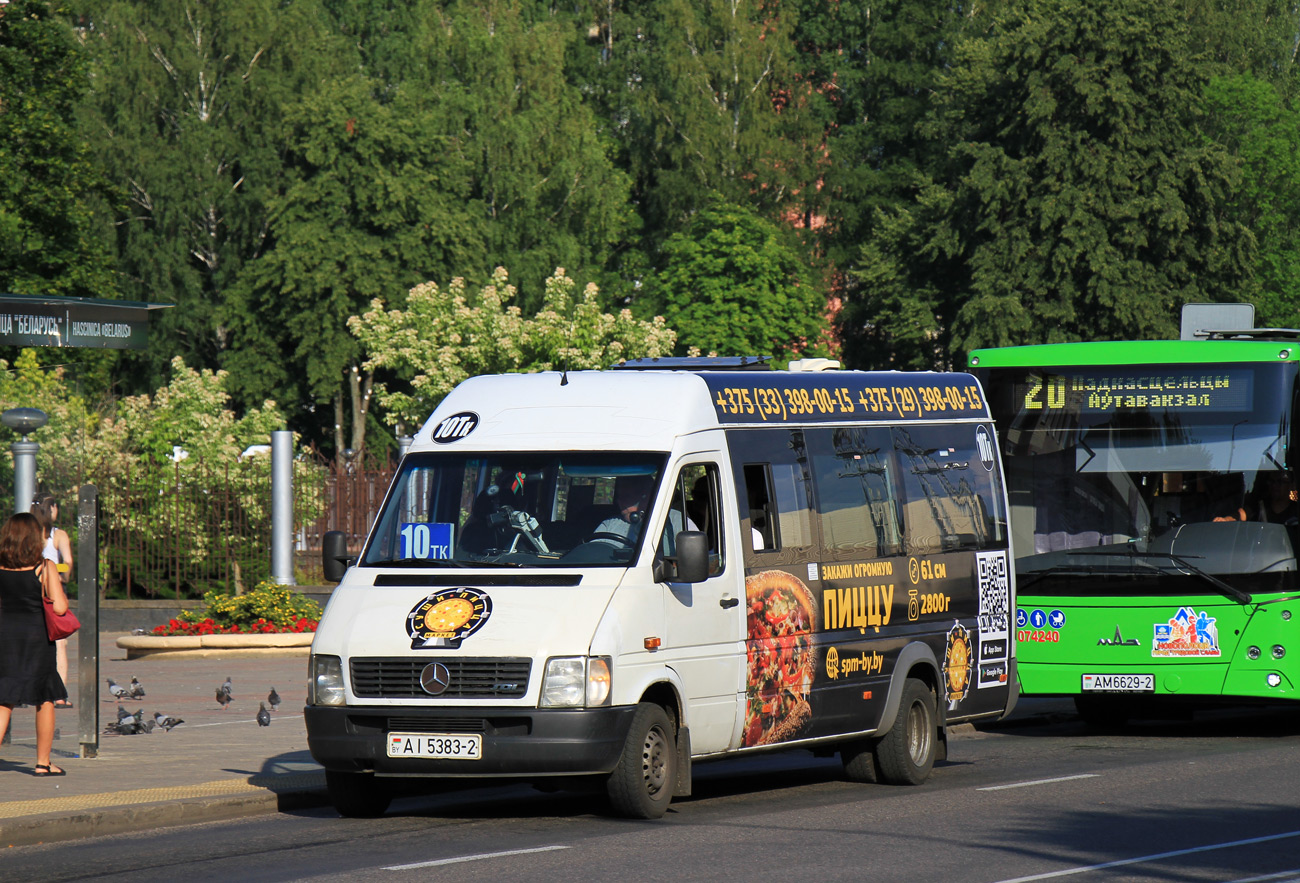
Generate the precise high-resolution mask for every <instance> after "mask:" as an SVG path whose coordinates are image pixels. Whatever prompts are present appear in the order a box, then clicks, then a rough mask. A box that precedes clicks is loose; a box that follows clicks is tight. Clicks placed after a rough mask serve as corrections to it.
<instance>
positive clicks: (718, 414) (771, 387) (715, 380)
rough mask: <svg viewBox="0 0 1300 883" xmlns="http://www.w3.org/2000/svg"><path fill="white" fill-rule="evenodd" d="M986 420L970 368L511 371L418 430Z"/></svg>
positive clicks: (643, 434) (417, 444)
mask: <svg viewBox="0 0 1300 883" xmlns="http://www.w3.org/2000/svg"><path fill="white" fill-rule="evenodd" d="M987 419H989V418H988V406H987V405H986V404H985V402H984V397H983V392H982V390H981V389H980V386H979V382H978V381H977V380H976V379H975V378H974V377H972V376H971V375H970V374H964V373H931V372H910V373H909V372H899V371H875V372H867V371H815V372H792V371H699V372H695V371H684V370H636V371H631V370H620V371H570V372H567V373H557V372H545V373H538V374H501V375H483V376H478V377H472V378H470V379H468V380H466V381H465V382H463V383H461V384H460V385H459V386H457V387H456V389H454V390H453V391H452V392H451V393H450V394H448V396H447V397H446V398H445V399H444V400H443V401H442V403H441V404H440V405H439V406H438V408H437V410H435V411H434V413H433V415H432V416H431V417H430V418H429V420H428V421H427V422H426V423H425V425H424V427H423V428H421V430H420V431H419V433H417V435H416V437H415V441H414V447H413V449H418V448H422V447H424V446H426V445H436V446H439V447H441V446H444V445H451V446H452V447H456V448H459V447H463V448H466V449H489V448H492V449H496V448H512V449H519V450H522V449H525V448H529V447H533V448H536V449H538V450H549V449H555V448H570V449H574V450H578V449H583V450H586V449H592V450H603V449H610V450H631V449H639V450H662V451H667V450H670V449H671V447H672V445H673V443H674V440H675V439H676V438H678V437H680V436H683V435H688V434H690V433H694V432H700V431H703V430H708V429H718V428H728V427H739V426H760V425H768V426H771V425H783V424H784V425H795V426H806V425H812V424H855V423H869V422H878V423H909V422H923V421H927V420H943V421H952V420H987ZM444 449H449V448H444Z"/></svg>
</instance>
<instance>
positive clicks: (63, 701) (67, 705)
mask: <svg viewBox="0 0 1300 883" xmlns="http://www.w3.org/2000/svg"><path fill="white" fill-rule="evenodd" d="M54 707H55V708H71V707H72V703H71V702H69V701H68V700H66V699H60V700H58V701H57V702H55V703H54Z"/></svg>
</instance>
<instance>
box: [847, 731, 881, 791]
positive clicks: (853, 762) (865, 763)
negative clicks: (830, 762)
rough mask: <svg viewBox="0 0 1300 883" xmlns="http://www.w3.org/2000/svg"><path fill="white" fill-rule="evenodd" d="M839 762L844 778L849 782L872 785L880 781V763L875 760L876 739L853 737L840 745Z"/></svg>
mask: <svg viewBox="0 0 1300 883" xmlns="http://www.w3.org/2000/svg"><path fill="white" fill-rule="evenodd" d="M840 763H841V764H843V765H844V778H846V779H848V780H849V781H850V782H861V783H863V784H866V785H874V784H876V783H877V782H879V781H880V764H879V763H877V762H876V740H875V739H854V740H853V741H852V742H845V743H844V744H843V745H841V746H840Z"/></svg>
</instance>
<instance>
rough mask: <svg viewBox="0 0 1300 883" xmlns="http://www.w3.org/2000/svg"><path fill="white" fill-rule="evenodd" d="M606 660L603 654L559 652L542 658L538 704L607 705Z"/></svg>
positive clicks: (567, 705)
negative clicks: (590, 655) (594, 655)
mask: <svg viewBox="0 0 1300 883" xmlns="http://www.w3.org/2000/svg"><path fill="white" fill-rule="evenodd" d="M610 685H611V681H610V661H609V659H608V658H607V657H595V658H590V659H589V658H587V657H585V656H561V657H556V658H554V659H548V660H546V674H545V675H544V676H543V677H542V697H541V700H540V701H539V703H538V704H539V705H540V706H541V707H542V708H582V707H584V706H588V707H590V706H597V705H608V704H609V701H610V694H611V691H610Z"/></svg>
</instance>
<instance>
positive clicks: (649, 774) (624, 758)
mask: <svg viewBox="0 0 1300 883" xmlns="http://www.w3.org/2000/svg"><path fill="white" fill-rule="evenodd" d="M676 784H677V728H676V727H674V726H673V722H672V718H670V717H669V716H668V712H667V711H665V710H664V709H663V708H662V707H661V706H659V705H656V704H654V703H653V702H642V703H641V704H640V705H638V706H637V707H636V713H635V714H633V715H632V726H631V727H630V728H629V729H628V733H627V741H626V742H624V743H623V753H622V755H620V756H619V759H618V765H617V766H615V767H614V771H613V772H612V773H610V774H609V780H608V781H607V783H606V786H605V790H606V792H607V793H608V794H609V802H610V806H611V807H612V809H613V810H614V812H615V813H616V814H617V815H620V816H623V817H624V818H629V819H657V818H660V817H661V816H662V815H663V814H664V813H665V812H667V810H668V804H669V802H670V801H671V800H672V799H673V790H674V788H675V787H676Z"/></svg>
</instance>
